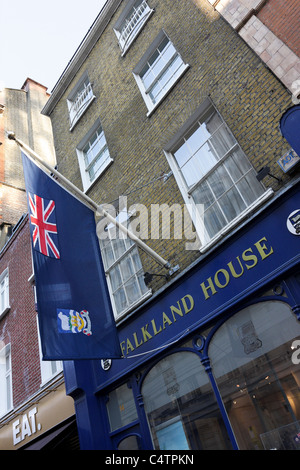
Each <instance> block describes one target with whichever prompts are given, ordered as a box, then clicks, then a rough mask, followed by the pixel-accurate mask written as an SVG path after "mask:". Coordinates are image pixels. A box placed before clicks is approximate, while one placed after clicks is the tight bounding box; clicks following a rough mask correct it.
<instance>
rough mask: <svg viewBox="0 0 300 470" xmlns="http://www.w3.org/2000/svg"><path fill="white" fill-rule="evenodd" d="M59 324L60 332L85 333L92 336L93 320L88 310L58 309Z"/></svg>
mask: <svg viewBox="0 0 300 470" xmlns="http://www.w3.org/2000/svg"><path fill="white" fill-rule="evenodd" d="M57 324H58V332H59V333H83V334H85V335H87V336H91V334H92V330H91V320H90V317H89V312H88V311H87V310H81V312H80V313H79V312H76V310H71V309H62V308H61V309H60V308H58V309H57Z"/></svg>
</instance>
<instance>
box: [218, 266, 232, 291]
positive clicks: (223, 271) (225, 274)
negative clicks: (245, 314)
mask: <svg viewBox="0 0 300 470" xmlns="http://www.w3.org/2000/svg"><path fill="white" fill-rule="evenodd" d="M219 273H222V274H224V277H225V284H221V282H220V280H219ZM214 279H215V284H216V285H217V286H218V287H220V289H223V288H224V287H226V286H228V283H229V280H230V276H229V274H228V272H227V271H226V269H219V271H217V272H216V274H215V278H214Z"/></svg>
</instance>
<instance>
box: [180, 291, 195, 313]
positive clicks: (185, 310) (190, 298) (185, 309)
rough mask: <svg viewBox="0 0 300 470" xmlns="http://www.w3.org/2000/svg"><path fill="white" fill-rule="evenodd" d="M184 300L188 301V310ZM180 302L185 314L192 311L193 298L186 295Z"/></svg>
mask: <svg viewBox="0 0 300 470" xmlns="http://www.w3.org/2000/svg"><path fill="white" fill-rule="evenodd" d="M186 298H187V299H189V301H190V304H191V305H190V308H188V306H187V304H186V301H185V299H186ZM181 302H182V305H183V308H184V312H185V313H189V312H190V311H191V310H193V308H194V305H195V303H194V299H193V297H192V296H191V295H190V294H187V295H185V296H184V297H182V299H181Z"/></svg>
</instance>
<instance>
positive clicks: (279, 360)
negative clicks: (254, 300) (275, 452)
mask: <svg viewBox="0 0 300 470" xmlns="http://www.w3.org/2000/svg"><path fill="white" fill-rule="evenodd" d="M297 337H298V338H299V337H300V325H299V323H298V322H297V320H296V319H295V317H294V315H293V314H292V312H291V310H290V308H289V306H288V305H287V304H285V303H283V302H278V301H268V302H260V303H258V304H255V305H253V306H250V307H248V308H246V309H244V310H242V311H241V312H239V313H238V314H236V315H235V316H233V317H232V318H230V319H229V320H228V321H227V322H225V323H224V324H223V325H222V327H221V328H220V329H219V330H218V331H217V332H216V334H215V335H214V337H213V338H212V341H211V344H210V346H209V356H210V359H211V365H212V370H213V373H214V376H215V379H216V381H217V384H218V388H219V391H220V393H221V396H222V398H223V402H224V404H225V407H226V410H227V413H228V417H229V420H230V422H231V425H232V428H233V431H234V434H235V437H236V439H237V442H238V445H239V448H240V449H241V450H255V449H257V450H260V449H281V450H288V449H298V448H300V444H299V440H298V437H297V436H298V433H299V432H300V421H299V420H300V391H299V385H300V367H299V365H297V364H293V361H292V353H293V351H292V349H291V348H292V347H293V342H294V339H296V338H297Z"/></svg>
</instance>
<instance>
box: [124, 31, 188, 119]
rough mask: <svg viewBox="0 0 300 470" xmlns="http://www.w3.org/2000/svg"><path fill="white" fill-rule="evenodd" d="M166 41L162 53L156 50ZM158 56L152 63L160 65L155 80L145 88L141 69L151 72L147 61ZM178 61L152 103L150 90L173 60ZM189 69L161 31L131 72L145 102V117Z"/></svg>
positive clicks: (168, 68)
mask: <svg viewBox="0 0 300 470" xmlns="http://www.w3.org/2000/svg"><path fill="white" fill-rule="evenodd" d="M166 39H167V40H168V43H167V45H166V46H165V48H164V49H163V50H162V51H159V50H158V48H159V46H160V45H161V44H162V42H163V41H164V40H166ZM167 49H170V50H171V51H173V53H172V54H171V56H170V57H168V59H167V60H166V54H165V52H166V50H167ZM157 53H158V56H159V60H157V61H156V62H154V63H155V64H158V63H160V66H161V67H160V71H159V73H158V74H157V75H156V77H155V78H153V81H152V82H151V85H150V86H148V87H147V88H146V85H145V84H144V82H143V80H142V76H141V74H142V71H143V69H144V68H145V67H146V66H147V65H148V67H149V70H150V69H151V70H153V67H152V65H153V64H152V65H150V64H149V61H150V60H151V61H152V60H153V55H154V54H157ZM177 59H179V66H178V68H177V69H176V70H175V71H174V73H173V75H172V77H171V78H170V79H169V81H168V82H167V83H166V84H165V85H164V86H163V87H162V92H161V96H160V97H159V98H158V99H157V100H156V101H155V102H154V101H153V99H152V98H151V96H150V93H151V91H152V89H153V88H154V86H155V85H158V84H159V81H160V80H161V79H162V78H163V75H164V74H165V73H166V72H167V71H168V70H170V67H171V65H172V63H174V61H175V60H177ZM188 68H189V64H186V63H185V62H184V61H183V59H182V57H181V55H180V54H179V52H178V51H177V50H176V48H175V47H174V45H173V43H172V41H171V40H170V38H169V37H168V36H167V34H166V33H165V32H164V31H163V30H162V31H161V32H160V33H159V35H158V36H157V37H156V39H155V41H153V43H152V44H151V46H150V47H149V48H148V50H147V51H146V53H145V54H144V55H143V57H142V58H141V60H140V61H139V63H138V64H137V65H136V67H135V68H134V70H133V76H134V78H135V80H136V83H137V86H138V88H139V90H140V92H141V95H142V97H143V99H144V101H145V104H146V106H147V108H148V113H147V116H150V115H151V114H152V113H153V111H154V110H155V109H156V108H157V106H159V104H160V103H161V102H162V101H163V99H164V98H165V97H166V96H167V95H168V94H169V93H170V91H171V90H172V88H173V87H174V86H175V85H176V83H177V82H178V81H179V80H180V78H181V77H182V75H183V74H184V73H185V71H186V70H187V69H188Z"/></svg>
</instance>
